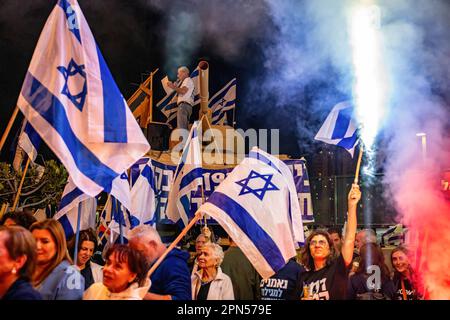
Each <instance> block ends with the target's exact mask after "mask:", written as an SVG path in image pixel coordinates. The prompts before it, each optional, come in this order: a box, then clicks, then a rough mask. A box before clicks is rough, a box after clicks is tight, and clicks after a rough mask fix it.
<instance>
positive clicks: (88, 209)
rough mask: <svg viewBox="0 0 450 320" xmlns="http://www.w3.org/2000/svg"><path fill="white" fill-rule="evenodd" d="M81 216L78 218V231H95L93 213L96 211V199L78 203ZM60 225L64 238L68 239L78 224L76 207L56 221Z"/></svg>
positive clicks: (89, 198)
mask: <svg viewBox="0 0 450 320" xmlns="http://www.w3.org/2000/svg"><path fill="white" fill-rule="evenodd" d="M80 206H81V216H80V230H85V229H88V228H92V229H93V230H95V227H96V223H95V212H96V210H97V199H96V198H91V197H88V198H87V199H85V200H83V201H82V202H81V203H80ZM57 220H58V221H59V223H61V225H62V227H63V229H64V232H65V234H66V238H67V239H69V238H70V237H72V236H73V235H74V234H75V233H76V231H77V222H78V206H75V207H72V208H71V209H70V210H68V211H67V212H66V213H65V214H64V215H63V216H61V217H60V218H59V219H57Z"/></svg>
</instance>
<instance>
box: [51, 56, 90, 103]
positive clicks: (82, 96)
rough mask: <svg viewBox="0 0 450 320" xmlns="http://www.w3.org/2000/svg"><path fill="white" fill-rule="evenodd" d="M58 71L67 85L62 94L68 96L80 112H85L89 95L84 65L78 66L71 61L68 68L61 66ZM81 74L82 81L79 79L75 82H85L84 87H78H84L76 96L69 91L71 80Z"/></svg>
mask: <svg viewBox="0 0 450 320" xmlns="http://www.w3.org/2000/svg"><path fill="white" fill-rule="evenodd" d="M57 69H58V71H59V72H61V73H62V75H63V77H64V80H65V83H64V87H63V89H62V91H61V93H62V94H64V95H65V96H67V97H68V98H69V100H70V101H72V103H73V104H74V105H75V107H77V108H78V110H80V111H83V106H84V101H85V100H86V94H87V84H86V72H85V71H84V64H80V65H78V64H77V63H76V62H75V61H73V59H70V62H69V65H68V66H67V68H66V67H64V66H59V67H57ZM77 74H79V75H80V76H81V77H82V79H80V78H78V79H77V80H75V81H83V84H82V86H81V85H78V87H82V88H83V89H81V91H80V92H78V93H76V94H72V93H71V92H70V89H69V85H68V82H69V79H70V77H74V76H76V75H77Z"/></svg>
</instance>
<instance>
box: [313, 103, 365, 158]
mask: <svg viewBox="0 0 450 320" xmlns="http://www.w3.org/2000/svg"><path fill="white" fill-rule="evenodd" d="M353 115H354V107H353V104H352V102H351V101H344V102H341V103H338V104H337V105H335V106H334V107H333V109H332V110H331V112H330V114H329V115H328V116H327V118H326V119H325V122H324V123H323V125H322V127H321V128H320V130H319V132H318V133H317V134H316V136H315V137H314V139H315V140H320V141H323V142H326V143H329V144H334V145H336V146H339V147H342V148H344V149H345V150H347V151H348V152H349V153H350V155H351V156H352V157H353V154H354V152H355V147H356V145H357V144H358V142H359V139H358V133H357V129H358V124H357V122H356V120H355V118H354V116H353Z"/></svg>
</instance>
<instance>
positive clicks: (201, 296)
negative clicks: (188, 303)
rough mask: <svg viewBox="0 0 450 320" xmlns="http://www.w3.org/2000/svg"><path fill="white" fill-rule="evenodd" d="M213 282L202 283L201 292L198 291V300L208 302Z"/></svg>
mask: <svg viewBox="0 0 450 320" xmlns="http://www.w3.org/2000/svg"><path fill="white" fill-rule="evenodd" d="M211 282H212V281H210V282H208V283H202V284H201V285H200V290H198V293H197V300H208V292H209V287H211Z"/></svg>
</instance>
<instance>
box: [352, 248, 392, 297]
mask: <svg viewBox="0 0 450 320" xmlns="http://www.w3.org/2000/svg"><path fill="white" fill-rule="evenodd" d="M359 254H360V261H359V266H358V268H357V269H356V272H355V274H354V275H352V276H351V277H350V279H349V282H348V288H347V299H351V300H354V299H358V300H376V299H380V300H388V299H389V300H392V299H393V298H394V293H395V289H394V284H393V283H392V281H391V279H390V277H389V268H388V267H387V265H386V263H384V255H383V252H382V251H381V249H380V247H379V246H378V245H377V244H376V243H366V244H364V245H363V246H362V247H361V249H360V251H359Z"/></svg>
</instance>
